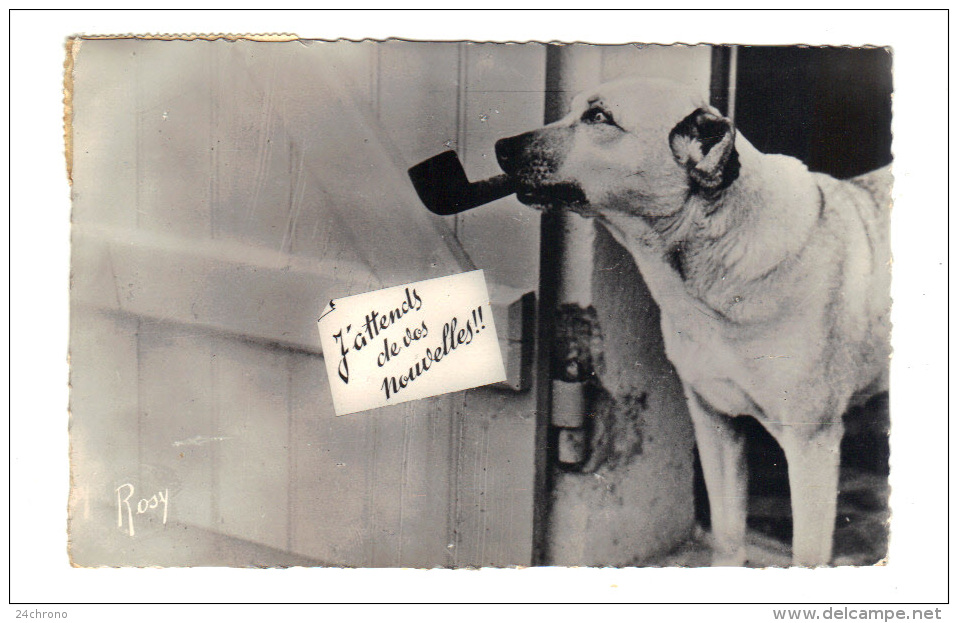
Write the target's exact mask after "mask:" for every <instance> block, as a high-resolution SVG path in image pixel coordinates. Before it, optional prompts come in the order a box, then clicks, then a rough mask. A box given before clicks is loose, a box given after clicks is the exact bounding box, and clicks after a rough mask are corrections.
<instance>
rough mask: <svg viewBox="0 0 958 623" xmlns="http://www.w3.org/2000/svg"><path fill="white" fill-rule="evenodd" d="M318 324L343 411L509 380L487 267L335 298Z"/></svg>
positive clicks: (336, 401) (336, 397)
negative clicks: (490, 299)
mask: <svg viewBox="0 0 958 623" xmlns="http://www.w3.org/2000/svg"><path fill="white" fill-rule="evenodd" d="M318 324H319V334H320V340H321V342H322V346H323V357H324V358H325V360H326V372H327V374H328V376H329V384H330V386H331V387H332V395H333V405H334V407H335V409H336V415H346V414H348V413H356V412H357V411H365V410H367V409H374V408H377V407H384V406H386V405H391V404H398V403H401V402H407V401H409V400H418V399H419V398H426V397H428V396H437V395H439V394H445V393H448V392H456V391H461V390H464V389H469V388H472V387H479V386H482V385H488V384H490V383H498V382H499V381H504V380H505V379H506V373H505V369H504V368H503V365H502V354H501V353H500V351H499V341H498V338H497V336H496V327H495V325H494V324H493V321H492V308H491V307H490V305H489V293H488V291H487V290H486V281H485V278H484V277H483V274H482V271H481V270H476V271H472V272H468V273H461V274H458V275H452V276H449V277H440V278H438V279H429V280H427V281H419V282H416V283H410V284H408V285H403V286H397V287H394V288H386V289H385V290H378V291H376V292H367V293H366V294H358V295H356V296H350V297H346V298H341V299H335V300H333V301H330V304H329V305H328V306H327V307H326V310H325V311H324V312H323V315H322V316H321V317H320V318H319V323H318Z"/></svg>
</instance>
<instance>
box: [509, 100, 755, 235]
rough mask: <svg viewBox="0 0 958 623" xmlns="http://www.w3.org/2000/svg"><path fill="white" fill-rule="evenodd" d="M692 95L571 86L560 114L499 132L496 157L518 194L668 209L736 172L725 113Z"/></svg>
mask: <svg viewBox="0 0 958 623" xmlns="http://www.w3.org/2000/svg"><path fill="white" fill-rule="evenodd" d="M698 104H700V102H696V101H695V99H694V98H693V97H690V96H689V95H687V93H681V92H677V90H676V89H674V88H670V87H664V86H662V85H658V84H654V83H650V82H636V81H631V82H618V83H610V84H607V85H604V86H601V87H598V88H597V89H596V90H594V91H592V92H588V93H583V94H581V95H579V96H577V97H576V98H575V99H574V100H573V102H572V106H571V111H570V112H569V114H568V115H566V116H565V117H564V118H563V119H561V120H559V121H557V122H555V123H553V124H550V125H547V126H545V127H544V128H541V129H539V130H535V131H532V132H527V133H525V134H520V135H518V136H513V137H511V138H505V139H502V140H500V141H499V142H497V143H496V157H497V159H498V161H499V166H501V167H502V169H503V170H504V171H505V172H506V173H508V174H509V175H510V176H512V177H513V178H514V179H515V181H516V182H517V185H518V189H519V190H518V193H517V195H518V197H519V200H520V201H522V202H523V203H526V204H529V205H533V206H537V207H542V208H568V209H571V210H574V211H577V212H580V213H582V214H585V215H595V214H598V213H601V212H602V211H603V210H614V211H621V212H626V213H629V214H633V215H637V216H648V217H655V216H668V215H671V214H674V213H676V212H677V211H679V210H681V209H682V206H683V203H684V201H685V200H686V199H687V198H688V196H689V195H690V194H692V193H703V194H705V195H709V194H714V193H716V192H719V191H721V190H722V189H723V188H725V187H727V186H728V185H729V184H731V183H732V181H734V179H735V177H736V176H737V174H738V160H737V157H736V154H735V145H734V143H735V130H734V128H733V127H732V123H731V122H730V121H729V120H728V119H726V118H724V117H722V116H721V114H719V113H718V111H716V110H714V109H711V108H708V107H703V106H699V105H698ZM690 111H691V114H690Z"/></svg>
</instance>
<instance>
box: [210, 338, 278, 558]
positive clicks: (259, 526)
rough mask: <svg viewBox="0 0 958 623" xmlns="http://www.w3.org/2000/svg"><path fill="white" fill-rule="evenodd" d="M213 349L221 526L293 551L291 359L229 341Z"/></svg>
mask: <svg viewBox="0 0 958 623" xmlns="http://www.w3.org/2000/svg"><path fill="white" fill-rule="evenodd" d="M212 350H213V361H212V364H213V371H212V375H213V378H212V381H213V387H212V393H213V405H214V414H213V417H214V420H215V430H216V431H217V437H216V438H215V439H213V440H211V441H210V442H209V446H210V449H211V450H212V453H213V454H212V456H213V474H214V478H215V481H216V482H215V490H214V495H215V501H216V508H215V523H214V525H215V527H216V529H217V530H218V531H220V532H223V533H224V534H228V535H231V536H236V537H241V538H244V539H247V540H250V541H253V542H255V543H262V544H264V545H269V546H271V547H275V548H277V549H288V547H289V542H288V538H287V537H288V511H289V508H288V507H289V480H290V479H289V463H290V451H289V445H290V437H289V435H290V427H289V419H290V411H289V384H290V377H289V357H290V355H289V354H288V353H287V351H285V350H283V349H278V348H270V347H264V346H258V345H252V344H249V343H245V342H241V341H238V340H235V339H227V338H216V339H214V340H213V346H212Z"/></svg>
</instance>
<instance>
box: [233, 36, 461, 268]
mask: <svg viewBox="0 0 958 623" xmlns="http://www.w3.org/2000/svg"><path fill="white" fill-rule="evenodd" d="M249 43H250V42H246V41H238V42H236V43H235V44H232V45H235V46H237V47H238V49H240V50H252V49H253V48H250V47H248V44H249ZM337 45H339V44H335V43H324V42H314V43H312V44H311V45H310V46H309V47H307V48H306V49H305V50H304V48H303V46H302V44H300V43H292V44H288V45H287V44H275V45H270V46H269V47H268V48H266V49H264V48H262V47H259V48H256V52H257V53H256V54H251V53H250V54H248V55H247V56H246V59H247V67H248V71H249V72H250V74H251V76H252V78H253V82H254V83H255V84H257V85H260V88H262V89H265V88H267V87H266V85H267V84H268V85H269V87H268V88H269V89H270V90H271V91H272V93H273V96H274V97H276V98H277V99H280V100H283V101H286V106H285V107H284V108H283V109H282V110H278V111H277V114H278V115H279V117H280V119H281V120H282V123H283V124H284V127H285V129H286V132H287V133H288V134H289V136H290V138H291V140H292V141H293V144H294V145H295V146H296V147H297V149H299V150H300V152H301V153H302V154H303V158H304V164H303V167H304V168H303V170H304V175H307V176H308V177H307V180H308V181H307V182H306V183H307V184H308V186H312V187H315V188H319V189H322V193H323V196H324V201H323V203H322V206H321V207H322V209H323V214H324V215H325V216H324V218H329V217H330V216H331V217H333V218H338V219H339V222H340V223H341V225H342V227H343V230H341V231H338V232H337V234H336V235H337V237H339V238H340V239H348V240H349V244H350V246H352V247H353V248H354V249H356V251H357V253H358V254H359V256H360V257H361V258H362V259H363V261H364V263H365V264H366V265H367V266H371V267H373V270H374V271H375V274H376V275H377V276H378V277H379V280H380V281H381V282H382V283H383V285H385V286H390V285H399V284H402V283H407V282H410V281H416V280H419V279H424V278H429V277H440V276H445V275H449V274H453V273H457V272H462V271H463V270H469V269H471V268H472V264H471V262H469V260H468V258H466V256H465V255H464V254H463V253H462V250H461V248H460V247H459V245H458V243H457V242H456V241H455V240H454V239H453V236H452V233H451V231H449V230H448V228H447V226H446V225H445V224H444V223H442V221H441V218H440V217H436V216H435V215H432V214H430V213H429V212H428V211H427V210H426V209H425V208H424V207H423V206H422V204H421V203H420V201H419V198H418V196H417V195H416V193H415V191H414V190H413V188H412V184H411V183H410V182H409V180H408V178H407V177H406V172H405V169H404V168H403V166H402V165H401V164H397V163H396V162H395V160H394V159H393V156H392V154H391V153H390V150H389V149H388V148H387V146H385V145H384V144H383V142H382V140H381V138H380V137H381V136H382V134H383V131H382V129H381V128H380V127H379V124H378V123H377V122H376V120H375V118H374V116H373V114H372V112H371V111H369V109H368V106H364V105H362V104H361V103H360V104H357V97H356V96H354V94H353V93H352V92H350V90H349V89H348V88H347V85H344V84H343V82H342V81H341V80H340V79H338V77H337V76H336V73H335V72H334V71H332V70H330V69H329V67H327V64H328V61H329V59H330V52H329V50H330V49H331V47H330V46H337ZM274 64H275V65H280V66H282V67H283V71H282V72H281V74H279V75H277V76H275V80H273V81H268V82H267V81H266V80H265V77H266V76H268V75H270V74H269V72H270V67H272V66H273V65H274ZM358 99H359V101H360V102H361V101H362V96H361V95H360V96H358ZM314 207H315V206H314ZM307 251H308V250H307ZM312 251H313V253H316V252H317V251H320V250H319V249H316V250H312Z"/></svg>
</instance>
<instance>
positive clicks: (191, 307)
mask: <svg viewBox="0 0 958 623" xmlns="http://www.w3.org/2000/svg"><path fill="white" fill-rule="evenodd" d="M73 267H74V275H73V284H72V288H73V292H74V296H75V297H76V299H77V300H78V301H79V302H82V303H85V304H88V305H93V306H96V307H100V308H103V309H109V310H114V311H120V312H126V313H130V314H135V315H140V316H144V317H147V318H156V319H162V320H164V321H168V322H178V323H182V324H188V325H190V324H191V325H201V326H205V327H208V328H211V329H215V330H219V331H226V332H230V333H235V334H238V335H243V336H247V337H250V338H254V339H260V340H266V341H271V342H276V343H280V344H286V345H289V346H292V347H295V348H300V349H304V350H310V351H314V352H319V334H318V333H317V329H316V319H317V318H318V317H319V314H321V313H322V310H323V308H324V307H325V305H326V304H327V303H328V302H329V299H330V298H333V297H336V298H339V297H340V296H344V295H348V294H352V293H359V292H363V291H366V290H368V289H370V286H372V285H373V283H374V282H375V280H374V278H373V277H371V276H370V274H369V271H368V270H367V269H366V268H365V267H363V266H357V265H355V264H349V263H346V262H342V261H337V260H331V261H326V260H313V259H310V258H299V257H294V256H289V255H286V254H280V253H274V252H271V251H267V250H265V249H257V248H255V247H249V246H248V245H242V244H236V243H229V242H223V241H210V242H207V243H205V244H203V245H202V246H197V245H195V244H194V243H192V242H191V241H190V240H188V239H183V238H180V237H177V236H162V235H155V234H150V233H147V232H136V231H128V230H118V231H115V230H104V229H89V228H79V227H77V228H74V232H73ZM375 287H378V284H376V286H375ZM375 287H374V288H373V289H375Z"/></svg>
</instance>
